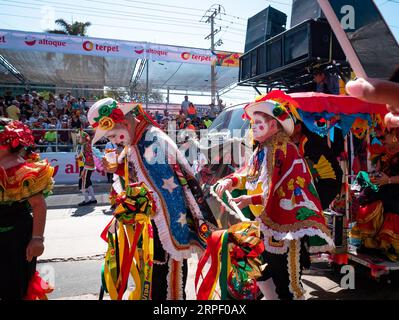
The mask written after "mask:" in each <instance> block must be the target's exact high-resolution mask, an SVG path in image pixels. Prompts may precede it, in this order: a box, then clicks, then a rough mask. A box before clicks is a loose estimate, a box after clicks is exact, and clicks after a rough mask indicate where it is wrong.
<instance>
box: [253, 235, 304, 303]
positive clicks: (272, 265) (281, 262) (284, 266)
mask: <svg viewBox="0 0 399 320" xmlns="http://www.w3.org/2000/svg"><path fill="white" fill-rule="evenodd" d="M306 242H307V239H302V240H301V248H300V256H299V257H300V258H299V263H300V276H301V275H302V270H303V269H308V268H310V256H309V253H308V250H307V249H306V247H305V244H306ZM262 257H263V260H264V262H265V263H267V266H266V268H265V270H264V271H263V273H262V277H261V278H260V279H258V281H266V280H268V279H270V278H272V279H273V282H274V285H275V286H276V293H277V295H278V298H279V299H280V300H293V298H294V296H293V294H292V293H291V291H290V290H289V285H290V278H289V274H288V253H285V254H276V253H271V252H267V251H264V252H263V254H262Z"/></svg>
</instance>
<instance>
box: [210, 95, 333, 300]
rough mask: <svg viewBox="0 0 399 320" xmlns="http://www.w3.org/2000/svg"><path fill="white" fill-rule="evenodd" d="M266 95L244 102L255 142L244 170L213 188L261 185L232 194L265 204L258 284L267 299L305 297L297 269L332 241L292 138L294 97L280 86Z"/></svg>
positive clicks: (244, 200) (240, 199) (242, 204)
mask: <svg viewBox="0 0 399 320" xmlns="http://www.w3.org/2000/svg"><path fill="white" fill-rule="evenodd" d="M269 97H270V95H266V96H263V97H260V98H259V99H257V100H256V101H255V102H253V103H250V104H249V105H247V106H246V107H245V114H246V116H247V117H248V119H250V120H251V125H252V130H253V138H254V140H255V141H256V142H257V147H256V149H255V151H254V153H253V155H252V157H251V159H250V160H249V163H248V167H247V169H246V173H245V174H242V175H238V174H237V175H233V176H230V177H228V178H226V179H224V180H222V181H221V182H219V185H218V186H217V187H216V193H217V194H218V196H219V197H221V196H222V194H223V192H224V191H225V190H233V189H237V188H239V189H243V188H245V189H249V190H255V189H257V188H259V186H260V187H261V189H260V190H261V193H260V194H257V195H256V194H253V195H250V196H248V195H244V196H240V197H238V198H235V199H234V200H233V201H234V202H236V203H237V205H238V206H239V207H240V208H243V207H245V206H247V205H250V204H252V205H263V206H264V210H263V211H262V212H261V214H260V215H259V216H258V217H257V218H256V220H257V221H259V222H260V228H261V231H262V233H263V236H264V245H265V252H264V254H263V259H264V261H265V262H266V263H267V267H266V268H265V270H264V271H263V274H262V277H261V278H259V279H258V286H259V288H260V290H261V291H262V292H263V293H264V295H265V297H266V298H269V299H275V298H276V297H278V298H279V299H304V293H305V292H304V289H303V287H302V284H301V271H302V269H304V268H308V267H309V266H310V258H309V252H314V253H316V252H322V251H327V250H330V249H332V248H333V246H334V243H333V240H332V239H331V236H330V232H329V230H328V228H327V226H326V221H325V218H324V216H323V210H322V207H321V204H320V200H319V196H318V194H317V191H316V188H315V186H314V182H313V179H312V175H311V173H310V171H309V168H308V166H307V164H306V161H305V160H304V159H303V158H302V157H301V155H300V153H299V152H298V149H297V147H296V146H295V144H294V143H292V142H291V140H290V136H291V135H292V133H293V131H294V122H293V120H292V117H291V115H290V113H289V109H290V107H292V110H294V107H295V106H296V102H295V101H294V100H293V99H291V98H290V97H289V96H287V95H285V94H284V93H282V92H281V93H280V95H279V96H277V97H276V96H275V93H274V94H273V98H272V99H270V98H269ZM244 172H245V171H244ZM271 279H272V281H271ZM274 290H275V291H274ZM276 294H277V296H276Z"/></svg>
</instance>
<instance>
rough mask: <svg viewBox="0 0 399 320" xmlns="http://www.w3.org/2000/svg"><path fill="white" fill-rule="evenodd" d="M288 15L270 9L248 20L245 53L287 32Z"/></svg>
mask: <svg viewBox="0 0 399 320" xmlns="http://www.w3.org/2000/svg"><path fill="white" fill-rule="evenodd" d="M286 23H287V15H286V14H285V13H284V12H281V11H279V10H277V9H274V8H272V7H270V6H269V7H268V8H266V9H264V10H262V11H261V12H259V13H257V14H256V15H254V16H253V17H251V18H249V19H248V24H247V33H246V38H245V52H247V51H249V50H251V49H253V48H255V47H256V46H257V45H259V44H261V43H262V42H265V41H266V40H268V39H270V38H271V37H274V36H275V35H278V34H280V33H281V32H283V31H285V30H286V28H285V27H286Z"/></svg>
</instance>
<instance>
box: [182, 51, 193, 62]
mask: <svg viewBox="0 0 399 320" xmlns="http://www.w3.org/2000/svg"><path fill="white" fill-rule="evenodd" d="M181 57H182V58H183V59H184V60H188V59H190V57H191V54H190V53H189V52H183V53H182V54H181Z"/></svg>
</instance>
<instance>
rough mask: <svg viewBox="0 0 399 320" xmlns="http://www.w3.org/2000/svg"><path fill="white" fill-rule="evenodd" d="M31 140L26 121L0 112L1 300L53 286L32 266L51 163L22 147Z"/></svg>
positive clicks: (41, 294) (42, 295)
mask: <svg viewBox="0 0 399 320" xmlns="http://www.w3.org/2000/svg"><path fill="white" fill-rule="evenodd" d="M33 145H34V139H33V136H32V132H31V130H30V129H29V128H28V127H27V126H26V125H24V124H22V123H21V122H19V121H14V120H11V119H6V118H0V249H1V255H2V259H1V263H0V274H1V275H2V279H1V281H0V300H20V299H29V300H35V299H46V298H47V297H46V293H49V292H51V291H52V289H51V288H50V287H49V286H48V284H47V283H46V282H44V281H43V280H42V279H41V278H40V276H39V274H38V272H37V271H36V258H37V257H38V256H40V255H42V253H43V251H44V244H43V243H44V237H43V234H44V228H45V223H46V211H47V209H46V202H45V200H44V197H45V196H46V195H47V194H49V193H50V191H51V189H52V186H53V179H52V176H53V171H54V169H53V168H52V167H51V166H50V164H49V163H48V162H47V160H40V159H39V156H38V155H37V154H35V153H33V152H31V151H29V150H27V149H26V148H29V147H31V146H33ZM31 214H33V217H32V215H31Z"/></svg>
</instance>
